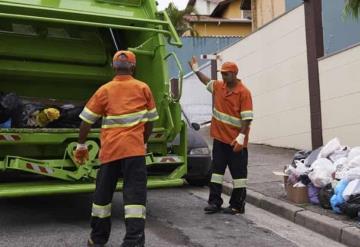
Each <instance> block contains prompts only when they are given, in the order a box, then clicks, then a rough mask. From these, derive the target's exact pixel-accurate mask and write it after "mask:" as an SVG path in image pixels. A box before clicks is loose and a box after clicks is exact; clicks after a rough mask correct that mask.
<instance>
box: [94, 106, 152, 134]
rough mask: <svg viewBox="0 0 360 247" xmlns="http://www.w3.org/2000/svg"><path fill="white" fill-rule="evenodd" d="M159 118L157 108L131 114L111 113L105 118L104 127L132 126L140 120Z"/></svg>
mask: <svg viewBox="0 0 360 247" xmlns="http://www.w3.org/2000/svg"><path fill="white" fill-rule="evenodd" d="M158 118H159V115H158V113H157V111H156V109H153V110H151V111H148V110H143V111H139V112H134V113H130V114H123V115H110V116H106V117H104V118H103V121H102V126H101V127H102V128H105V129H106V128H116V127H131V126H135V125H137V124H138V123H140V122H147V121H154V120H156V119H158Z"/></svg>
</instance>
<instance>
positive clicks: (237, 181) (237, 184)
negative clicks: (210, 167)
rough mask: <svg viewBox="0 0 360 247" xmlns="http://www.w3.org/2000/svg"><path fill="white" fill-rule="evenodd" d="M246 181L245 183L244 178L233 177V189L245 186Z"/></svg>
mask: <svg viewBox="0 0 360 247" xmlns="http://www.w3.org/2000/svg"><path fill="white" fill-rule="evenodd" d="M246 183H247V179H246V178H240V179H234V180H233V185H234V189H237V188H246Z"/></svg>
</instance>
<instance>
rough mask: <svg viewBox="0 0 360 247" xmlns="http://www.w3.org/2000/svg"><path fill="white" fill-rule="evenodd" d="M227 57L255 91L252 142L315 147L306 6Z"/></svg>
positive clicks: (226, 52)
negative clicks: (306, 34)
mask: <svg viewBox="0 0 360 247" xmlns="http://www.w3.org/2000/svg"><path fill="white" fill-rule="evenodd" d="M221 54H222V56H223V61H227V60H230V61H235V62H236V63H237V64H238V66H239V77H240V78H242V79H243V80H244V82H245V84H246V85H247V86H248V87H249V88H250V90H251V91H252V94H253V103H254V113H255V119H254V122H253V124H252V131H251V137H250V138H251V140H250V141H251V142H253V143H263V144H269V145H274V146H282V147H292V148H311V127H310V104H309V88H308V75H307V56H306V40H305V19H304V8H303V6H301V7H299V8H297V9H295V10H293V11H291V12H289V13H288V14H286V15H285V16H283V17H282V18H279V19H278V20H276V21H274V22H273V23H271V25H268V26H266V27H264V28H262V29H260V30H258V31H257V32H255V33H252V34H251V35H249V36H248V37H246V38H245V39H243V40H242V41H240V42H238V43H237V44H235V45H233V46H231V47H230V48H228V49H226V50H224V51H223V52H222V53H221ZM219 76H220V75H219ZM359 85H360V84H359Z"/></svg>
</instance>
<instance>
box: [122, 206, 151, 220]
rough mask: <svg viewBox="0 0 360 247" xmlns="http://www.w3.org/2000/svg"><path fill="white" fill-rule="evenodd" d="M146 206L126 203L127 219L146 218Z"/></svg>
mask: <svg viewBox="0 0 360 247" xmlns="http://www.w3.org/2000/svg"><path fill="white" fill-rule="evenodd" d="M145 217H146V208H145V206H144V205H125V219H128V218H141V219H145Z"/></svg>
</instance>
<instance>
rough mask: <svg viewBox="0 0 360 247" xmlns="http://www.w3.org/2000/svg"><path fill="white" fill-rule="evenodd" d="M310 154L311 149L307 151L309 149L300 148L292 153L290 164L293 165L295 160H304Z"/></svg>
mask: <svg viewBox="0 0 360 247" xmlns="http://www.w3.org/2000/svg"><path fill="white" fill-rule="evenodd" d="M310 154H311V151H309V150H300V151H298V152H296V153H295V154H294V157H293V160H292V162H291V164H292V165H295V161H297V160H305V159H306V158H307V157H308V156H309V155H310Z"/></svg>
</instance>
